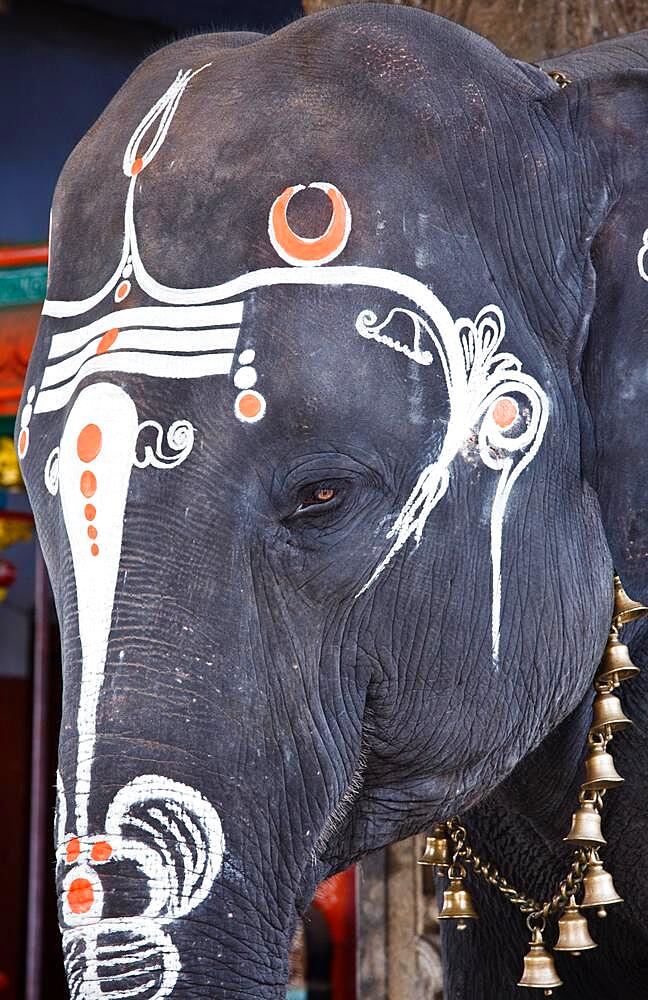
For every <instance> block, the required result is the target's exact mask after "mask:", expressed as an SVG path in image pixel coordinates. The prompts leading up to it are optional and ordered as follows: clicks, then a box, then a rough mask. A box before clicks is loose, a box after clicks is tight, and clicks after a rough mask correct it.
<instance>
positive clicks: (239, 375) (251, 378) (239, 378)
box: [234, 365, 257, 389]
mask: <svg viewBox="0 0 648 1000" xmlns="http://www.w3.org/2000/svg"><path fill="white" fill-rule="evenodd" d="M256 380H257V372H256V368H252V366H251V365H244V367H243V368H239V370H238V371H237V372H235V373H234V385H235V386H236V388H237V389H251V388H252V386H253V385H255V383H256Z"/></svg>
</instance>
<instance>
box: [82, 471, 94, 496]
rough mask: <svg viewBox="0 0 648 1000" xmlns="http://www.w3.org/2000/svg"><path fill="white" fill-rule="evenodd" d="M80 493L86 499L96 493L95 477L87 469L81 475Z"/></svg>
mask: <svg viewBox="0 0 648 1000" xmlns="http://www.w3.org/2000/svg"><path fill="white" fill-rule="evenodd" d="M81 492H82V493H83V495H84V497H86V498H87V499H90V497H92V496H94V495H95V493H96V492H97V477H96V476H95V474H94V472H90V470H89V469H86V470H85V472H83V473H81Z"/></svg>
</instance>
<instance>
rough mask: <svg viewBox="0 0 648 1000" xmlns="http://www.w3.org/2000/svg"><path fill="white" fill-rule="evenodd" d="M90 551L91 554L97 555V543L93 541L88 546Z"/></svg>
mask: <svg viewBox="0 0 648 1000" xmlns="http://www.w3.org/2000/svg"><path fill="white" fill-rule="evenodd" d="M90 551H91V553H92V555H93V556H98V555H99V546H98V545H97V544H94V543H93V544H92V545H91V546H90Z"/></svg>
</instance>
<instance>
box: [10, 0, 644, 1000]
mask: <svg viewBox="0 0 648 1000" xmlns="http://www.w3.org/2000/svg"><path fill="white" fill-rule="evenodd" d="M340 2H344V0H332V2H331V0H303V4H302V3H301V2H300V0H268V2H263V0H65V2H62V0H61V2H56V0H49V2H38V0H0V748H1V752H0V815H1V817H2V823H0V1000H23V998H24V1000H63V998H64V997H66V996H67V991H66V989H65V986H64V980H63V971H62V964H61V958H60V952H59V939H58V930H57V925H56V914H55V901H54V892H53V879H52V870H53V858H52V852H51V841H52V835H51V829H52V818H53V808H54V804H53V799H54V796H53V790H54V774H55V754H56V739H57V730H58V718H59V711H60V663H59V654H58V635H57V628H56V621H55V616H54V613H53V609H52V601H51V595H50V592H49V585H48V582H47V578H46V573H45V570H44V567H43V564H42V561H41V558H40V554H39V551H38V546H37V543H36V541H35V539H34V535H33V524H32V519H31V514H30V511H29V504H28V502H27V498H26V496H25V493H24V491H23V489H22V484H21V480H20V473H19V470H18V462H17V458H16V455H15V451H14V448H13V440H12V439H13V430H14V418H15V412H16V408H17V405H18V401H19V399H20V394H21V391H22V382H23V378H24V373H25V369H26V366H27V361H28V358H29V353H30V350H31V345H32V342H33V339H34V336H35V334H36V328H37V324H38V317H39V313H40V303H41V302H42V299H43V297H44V294H45V286H46V278H47V232H48V218H49V206H50V201H51V197H52V192H53V190H54V186H55V183H56V178H57V176H58V174H59V171H60V169H61V167H62V165H63V163H64V162H65V159H66V158H67V156H68V154H69V152H70V151H71V150H72V148H73V147H74V146H75V144H76V143H77V142H78V141H79V139H80V138H81V137H82V136H83V134H84V133H85V132H86V131H87V129H88V128H89V127H90V126H91V125H92V123H93V122H94V121H95V120H96V118H97V117H98V116H99V114H100V113H101V111H102V110H103V108H104V107H105V106H106V104H107V103H108V101H109V100H110V99H111V97H112V96H113V95H114V93H115V92H116V91H117V89H118V88H119V87H120V86H121V84H122V83H123V82H124V81H125V79H126V78H127V77H128V75H129V74H130V72H131V71H132V70H133V69H134V67H135V66H136V65H137V64H138V63H139V62H140V61H141V60H142V59H143V58H144V57H145V56H147V55H148V54H149V53H150V52H152V51H154V50H155V49H157V48H159V47H160V46H162V45H164V44H166V43H167V42H170V41H173V40H174V39H176V38H178V37H182V36H183V35H186V34H190V33H196V32H200V31H215V30H216V31H222V30H250V31H262V32H271V31H275V30H277V29H278V28H280V27H282V25H284V24H286V23H288V22H290V21H291V20H293V19H295V18H297V17H300V16H303V15H304V14H305V13H306V14H309V13H314V12H316V11H318V10H323V9H325V8H326V7H331V6H336V5H338V3H340ZM410 5H411V6H417V7H423V8H425V9H427V10H430V11H434V12H436V13H439V14H442V15H444V16H446V17H450V18H452V19H454V20H457V21H460V22H462V23H463V24H465V25H466V26H467V27H469V28H471V29H473V30H475V31H478V32H480V33H481V34H483V35H485V36H486V37H488V38H490V39H491V40H492V41H494V42H495V43H496V44H498V45H499V46H500V47H501V48H503V49H504V50H505V51H507V52H509V53H510V54H511V55H514V56H516V57H518V58H523V59H527V60H529V61H536V60H539V59H541V58H544V57H547V56H553V55H555V54H557V53H559V52H563V51H567V50H569V49H573V48H579V47H581V46H584V45H587V44H591V43H592V42H596V41H600V40H602V39H605V38H609V37H613V36H616V35H620V34H624V33H626V32H630V31H635V30H638V29H639V28H640V27H642V26H643V24H645V21H646V2H645V0H616V2H613V3H611V2H609V0H411V2H410ZM512 13H514V15H515V16H514V17H512V16H511V14H512ZM421 848H422V844H421V838H418V840H416V839H415V840H414V841H409V842H406V843H404V844H397V845H394V846H393V847H391V848H390V849H389V850H387V851H385V852H383V853H381V854H379V855H376V856H373V857H371V858H369V859H367V860H366V861H365V862H364V863H363V865H362V866H361V869H359V870H357V871H351V872H349V873H345V874H343V875H342V876H338V877H337V878H336V879H333V880H331V881H330V882H328V883H326V884H325V885H324V886H322V887H321V888H320V891H319V893H318V897H317V899H316V902H315V904H314V906H313V907H312V908H311V912H310V914H309V915H308V918H307V920H306V921H305V924H304V927H303V928H302V929H300V932H299V934H298V936H297V940H296V942H295V947H294V949H293V957H292V968H293V972H292V979H291V986H290V991H289V997H290V998H291V1000H307V998H308V1000H325V998H328V1000H354V998H355V997H356V996H357V997H359V998H363V1000H365V998H369V997H370V998H371V1000H423V998H425V1000H433V998H440V997H441V995H442V982H441V972H440V962H439V949H438V925H437V922H436V894H435V886H434V881H433V879H432V878H431V876H430V874H429V872H428V871H426V870H424V869H422V868H420V867H419V866H417V865H416V858H417V856H419V855H420V853H421Z"/></svg>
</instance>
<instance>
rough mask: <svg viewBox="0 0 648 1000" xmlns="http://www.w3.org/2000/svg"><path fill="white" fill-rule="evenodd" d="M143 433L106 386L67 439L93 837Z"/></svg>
mask: <svg viewBox="0 0 648 1000" xmlns="http://www.w3.org/2000/svg"><path fill="white" fill-rule="evenodd" d="M89 425H95V426H98V427H99V429H100V431H101V450H100V451H99V453H98V454H97V456H96V458H94V460H93V461H92V462H84V461H82V459H81V458H80V457H79V454H78V441H79V437H80V435H81V432H82V431H83V429H84V428H85V427H87V426H89ZM138 431H139V423H138V419H137V410H136V409H135V404H134V403H133V401H132V399H131V398H130V396H128V395H127V394H126V393H125V392H124V391H123V389H120V388H119V387H118V386H116V385H111V384H109V383H107V382H99V383H96V384H94V385H90V386H87V387H86V388H85V389H83V390H82V391H81V392H80V393H79V395H78V397H77V399H76V401H75V403H74V406H73V407H72V409H71V410H70V414H69V416H68V419H67V422H66V424H65V429H64V431H63V437H62V438H61V451H60V458H59V491H60V495H61V506H62V509H63V518H64V521H65V527H66V530H67V535H68V540H69V543H70V549H71V551H72V561H73V564H74V576H75V581H76V589H77V601H78V615H79V636H80V640H81V651H82V657H83V664H82V670H81V693H80V696H79V712H78V718H77V729H78V749H77V776H76V794H75V804H76V831H77V833H78V835H79V836H85V835H86V834H87V833H88V798H89V795H90V785H91V771H92V762H93V759H94V748H95V730H96V714H97V703H98V699H99V692H100V691H101V688H102V685H103V678H104V669H105V663H106V651H107V647H108V636H109V634H110V626H111V620H112V611H113V603H114V598H115V587H116V584H117V572H118V569H119V559H120V555H121V543H122V533H123V529H124V511H125V509H126V497H127V494H128V484H129V482H130V475H131V469H132V467H133V459H134V455H135V442H136V441H137V435H138ZM86 470H89V471H91V472H92V474H93V475H95V476H96V479H97V484H98V485H97V492H96V494H95V495H93V496H92V497H91V498H90V502H91V503H92V505H93V506H94V507H95V508H96V517H95V518H94V520H93V521H92V522H89V521H88V519H87V518H86V516H85V508H86V505H87V503H88V498H85V497H84V496H83V494H82V493H81V490H80V487H79V483H80V480H81V476H82V474H83V473H84V472H85V471H86ZM90 523H91V524H92V525H93V526H94V527H95V528H96V530H97V535H98V537H97V545H98V547H99V555H98V556H93V555H92V551H91V547H90V544H89V540H88V535H87V529H88V526H89V524H90Z"/></svg>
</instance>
